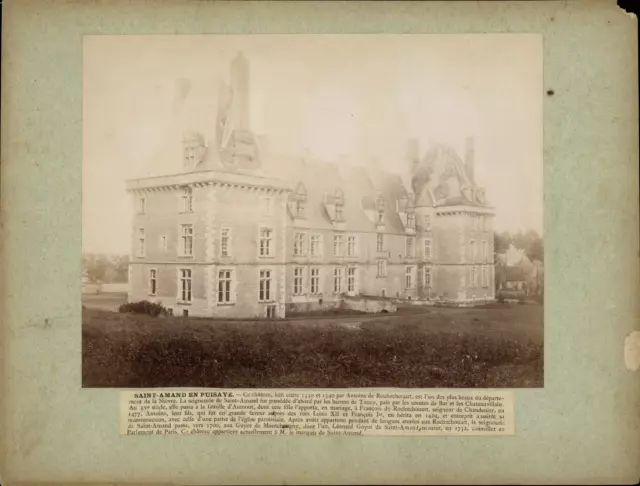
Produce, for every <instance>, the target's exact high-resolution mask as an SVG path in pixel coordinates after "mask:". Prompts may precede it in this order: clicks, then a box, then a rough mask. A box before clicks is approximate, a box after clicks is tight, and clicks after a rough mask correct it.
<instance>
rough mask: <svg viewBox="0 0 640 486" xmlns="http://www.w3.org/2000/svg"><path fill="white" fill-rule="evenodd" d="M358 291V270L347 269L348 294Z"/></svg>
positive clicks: (353, 268)
mask: <svg viewBox="0 0 640 486" xmlns="http://www.w3.org/2000/svg"><path fill="white" fill-rule="evenodd" d="M355 291H356V269H355V267H350V268H348V269H347V292H355Z"/></svg>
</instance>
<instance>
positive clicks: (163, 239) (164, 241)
mask: <svg viewBox="0 0 640 486" xmlns="http://www.w3.org/2000/svg"><path fill="white" fill-rule="evenodd" d="M160 250H162V251H167V237H166V236H164V235H162V236H161V237H160Z"/></svg>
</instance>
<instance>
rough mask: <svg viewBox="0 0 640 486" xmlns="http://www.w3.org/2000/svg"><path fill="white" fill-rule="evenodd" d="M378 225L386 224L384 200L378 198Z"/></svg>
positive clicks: (380, 197)
mask: <svg viewBox="0 0 640 486" xmlns="http://www.w3.org/2000/svg"><path fill="white" fill-rule="evenodd" d="M376 224H384V199H383V198H382V196H378V198H377V199H376Z"/></svg>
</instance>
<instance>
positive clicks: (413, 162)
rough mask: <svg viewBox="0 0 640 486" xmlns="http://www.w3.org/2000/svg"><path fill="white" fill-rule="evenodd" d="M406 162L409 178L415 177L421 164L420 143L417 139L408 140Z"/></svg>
mask: <svg viewBox="0 0 640 486" xmlns="http://www.w3.org/2000/svg"><path fill="white" fill-rule="evenodd" d="M406 162H407V170H408V171H409V177H413V174H414V173H415V171H416V169H417V167H418V163H419V162H420V142H419V141H418V139H416V138H410V139H409V140H407V154H406Z"/></svg>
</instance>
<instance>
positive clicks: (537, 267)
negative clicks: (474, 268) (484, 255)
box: [493, 230, 544, 295]
mask: <svg viewBox="0 0 640 486" xmlns="http://www.w3.org/2000/svg"><path fill="white" fill-rule="evenodd" d="M493 243H494V246H493V248H494V263H495V266H496V288H497V287H498V286H499V285H500V283H501V282H502V281H503V280H504V277H505V274H506V271H505V266H506V263H505V261H504V258H501V255H505V254H506V253H507V251H508V250H509V248H510V247H511V246H512V245H513V247H514V248H516V249H517V250H521V251H522V252H523V253H524V255H525V256H526V257H527V259H528V260H529V262H531V264H532V265H533V268H534V272H533V279H532V282H530V283H529V285H530V287H531V290H532V291H533V292H534V293H535V294H538V295H542V294H543V290H544V285H543V283H544V282H543V273H544V245H543V240H542V237H541V236H540V235H539V234H538V233H537V231H535V230H528V231H526V232H525V231H522V230H520V231H518V232H516V233H509V232H508V231H503V232H494V234H493Z"/></svg>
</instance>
